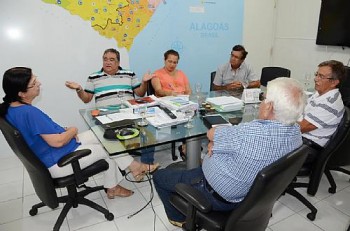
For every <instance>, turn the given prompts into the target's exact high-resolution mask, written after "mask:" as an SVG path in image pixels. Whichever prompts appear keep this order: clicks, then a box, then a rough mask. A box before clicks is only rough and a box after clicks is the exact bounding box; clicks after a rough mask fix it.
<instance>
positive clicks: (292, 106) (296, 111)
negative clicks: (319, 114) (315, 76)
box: [266, 77, 306, 124]
mask: <svg viewBox="0 0 350 231" xmlns="http://www.w3.org/2000/svg"><path fill="white" fill-rule="evenodd" d="M266 100H267V101H268V102H272V103H273V110H274V115H275V119H276V120H277V121H279V122H281V123H283V124H294V123H295V122H297V120H298V119H299V118H300V117H301V116H302V113H303V111H304V107H305V104H306V96H305V93H304V90H303V86H302V85H301V84H300V83H299V82H298V81H297V80H295V79H291V78H286V77H281V78H277V79H274V80H272V81H269V82H268V83H267V93H266Z"/></svg>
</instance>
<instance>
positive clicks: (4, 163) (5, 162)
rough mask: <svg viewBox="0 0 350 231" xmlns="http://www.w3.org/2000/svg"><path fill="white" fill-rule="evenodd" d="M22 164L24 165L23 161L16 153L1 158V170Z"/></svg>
mask: <svg viewBox="0 0 350 231" xmlns="http://www.w3.org/2000/svg"><path fill="white" fill-rule="evenodd" d="M21 166H23V165H22V162H21V161H20V160H19V159H18V157H17V156H15V155H13V156H11V157H2V158H0V169H1V170H6V169H11V168H17V167H21Z"/></svg>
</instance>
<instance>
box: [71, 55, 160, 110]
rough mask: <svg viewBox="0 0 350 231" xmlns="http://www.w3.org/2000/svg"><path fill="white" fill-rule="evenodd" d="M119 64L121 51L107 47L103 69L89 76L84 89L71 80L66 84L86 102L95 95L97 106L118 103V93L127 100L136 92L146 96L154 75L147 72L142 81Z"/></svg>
mask: <svg viewBox="0 0 350 231" xmlns="http://www.w3.org/2000/svg"><path fill="white" fill-rule="evenodd" d="M119 64H120V54H119V51H117V50H115V49H113V48H110V49H107V50H106V51H105V52H104V54H103V67H102V69H101V70H100V71H98V72H95V73H93V74H92V75H90V76H89V78H88V80H87V82H86V85H85V89H84V90H83V88H82V87H81V85H80V84H78V83H75V82H71V81H67V82H66V86H67V87H68V88H70V89H74V90H76V92H77V94H78V96H79V98H80V99H81V100H82V101H83V102H84V103H89V102H90V101H91V100H92V99H93V97H94V96H95V103H96V106H97V107H100V106H108V105H115V104H117V102H118V101H117V95H118V94H120V93H122V94H123V96H124V98H125V99H126V100H127V99H132V98H134V93H135V94H136V95H138V96H144V95H145V93H146V91H147V81H149V80H150V79H151V78H152V77H153V75H152V74H145V75H144V76H143V78H142V81H141V83H140V82H139V80H138V79H137V77H136V75H135V73H134V72H133V71H130V70H126V69H123V68H121V67H120V66H119Z"/></svg>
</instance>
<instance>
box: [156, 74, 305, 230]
mask: <svg viewBox="0 0 350 231" xmlns="http://www.w3.org/2000/svg"><path fill="white" fill-rule="evenodd" d="M304 107H305V94H304V91H303V88H302V86H301V85H300V84H299V83H298V82H297V81H296V80H293V79H290V78H277V79H275V80H273V81H270V82H269V83H268V86H267V93H266V99H265V100H264V101H263V102H262V103H261V105H260V109H259V119H257V120H254V121H252V122H248V123H241V124H239V125H237V126H222V127H215V128H212V129H210V130H209V131H208V133H207V137H208V139H209V144H208V154H207V156H205V157H204V160H203V165H202V167H198V168H195V169H191V170H174V169H162V170H159V171H158V172H156V173H155V174H154V176H153V181H154V185H155V188H156V190H157V192H158V195H159V197H160V199H161V200H162V202H163V205H164V208H165V212H166V214H167V216H168V219H169V221H170V223H172V224H173V225H177V226H181V225H182V224H183V222H184V221H185V217H184V215H183V214H182V213H180V212H179V211H178V210H176V208H174V207H173V206H172V205H171V204H170V202H169V198H170V196H171V194H172V193H173V192H175V185H176V184H177V183H185V184H191V185H193V187H195V188H197V189H198V190H199V191H201V192H202V193H203V195H204V196H205V197H206V198H207V199H208V200H209V201H210V202H211V204H212V206H213V209H214V210H217V211H226V210H232V209H234V208H235V207H236V206H237V205H238V204H239V203H240V202H241V201H242V200H243V199H244V197H245V196H246V195H247V193H248V191H249V189H250V187H251V185H252V183H253V181H254V179H255V177H256V174H257V173H258V172H259V171H260V170H261V169H263V168H264V167H266V166H267V165H269V164H271V163H273V162H274V161H276V160H277V159H279V158H281V157H282V156H284V155H286V154H288V153H290V152H292V151H293V150H295V149H297V148H298V147H300V146H301V145H302V137H301V132H300V126H299V125H298V124H297V123H296V121H297V119H298V118H299V117H300V116H301V114H302V112H303V110H304Z"/></svg>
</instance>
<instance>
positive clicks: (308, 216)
mask: <svg viewBox="0 0 350 231" xmlns="http://www.w3.org/2000/svg"><path fill="white" fill-rule="evenodd" d="M306 217H307V218H308V219H309V220H310V221H314V220H315V218H316V214H315V213H308V214H307V215H306Z"/></svg>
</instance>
